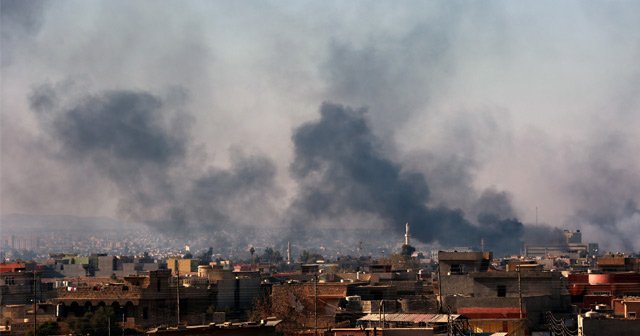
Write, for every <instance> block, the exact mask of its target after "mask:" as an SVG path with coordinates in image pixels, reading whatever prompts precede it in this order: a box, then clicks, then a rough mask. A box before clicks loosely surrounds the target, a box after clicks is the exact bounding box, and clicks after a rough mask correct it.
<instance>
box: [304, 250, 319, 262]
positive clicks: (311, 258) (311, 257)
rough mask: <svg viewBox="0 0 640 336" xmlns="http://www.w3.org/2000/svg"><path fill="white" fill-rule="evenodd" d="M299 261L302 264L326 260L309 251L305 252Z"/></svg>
mask: <svg viewBox="0 0 640 336" xmlns="http://www.w3.org/2000/svg"><path fill="white" fill-rule="evenodd" d="M299 259H300V262H302V263H314V262H316V260H324V257H323V256H322V255H320V254H318V253H310V252H309V251H307V250H303V251H302V253H301V254H300V257H299Z"/></svg>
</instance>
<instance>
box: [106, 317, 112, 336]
mask: <svg viewBox="0 0 640 336" xmlns="http://www.w3.org/2000/svg"><path fill="white" fill-rule="evenodd" d="M107 324H108V326H107V330H108V332H109V336H111V314H109V316H107Z"/></svg>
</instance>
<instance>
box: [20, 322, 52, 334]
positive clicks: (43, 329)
mask: <svg viewBox="0 0 640 336" xmlns="http://www.w3.org/2000/svg"><path fill="white" fill-rule="evenodd" d="M58 334H60V326H59V325H58V322H45V323H43V324H41V325H39V326H38V327H37V328H36V335H37V336H48V335H58ZM27 336H33V330H29V332H27Z"/></svg>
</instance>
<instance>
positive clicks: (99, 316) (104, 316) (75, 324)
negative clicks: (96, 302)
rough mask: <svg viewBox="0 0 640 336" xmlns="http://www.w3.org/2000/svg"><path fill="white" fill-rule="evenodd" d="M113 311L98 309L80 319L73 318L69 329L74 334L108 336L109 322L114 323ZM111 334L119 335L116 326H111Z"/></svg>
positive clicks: (105, 308)
mask: <svg viewBox="0 0 640 336" xmlns="http://www.w3.org/2000/svg"><path fill="white" fill-rule="evenodd" d="M114 321H115V320H114V314H113V309H111V307H100V308H98V309H97V310H96V311H95V312H87V313H85V314H84V316H82V317H81V318H74V319H72V320H71V321H70V322H69V327H70V329H71V331H72V332H73V333H74V334H81V335H86V334H90V335H95V336H106V335H108V334H109V322H114ZM111 332H112V334H119V333H121V330H120V328H119V327H118V326H117V325H114V324H112V325H111Z"/></svg>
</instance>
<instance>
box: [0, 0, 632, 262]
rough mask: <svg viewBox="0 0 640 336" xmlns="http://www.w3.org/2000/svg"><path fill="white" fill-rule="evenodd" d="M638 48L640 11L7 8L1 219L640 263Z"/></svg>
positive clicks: (496, 4)
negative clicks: (407, 227)
mask: <svg viewBox="0 0 640 336" xmlns="http://www.w3.org/2000/svg"><path fill="white" fill-rule="evenodd" d="M639 41H640V7H639V6H638V4H637V3H635V2H631V1H628V2H625V1H621V2H615V3H599V2H581V1H571V2H564V3H556V2H552V1H547V2H545V1H542V2H536V3H515V2H501V1H490V2H483V3H463V2H451V1H434V2H424V3H420V2H408V1H407V2H400V3H396V2H393V3H392V2H376V3H373V2H355V3H350V4H344V3H340V2H334V3H326V2H323V3H319V2H297V1H295V2H294V1H291V2H286V1H283V2H266V3H260V4H257V3H251V2H240V3H236V2H234V3H224V2H199V1H188V2H184V3H183V2H180V3H174V2H168V1H167V2H153V3H149V2H135V3H131V2H126V1H104V2H101V1H89V2H82V3H78V2H71V1H57V2H50V1H10V0H7V1H5V0H3V1H2V50H3V51H2V64H1V67H2V93H1V95H2V97H1V98H2V99H1V100H2V103H1V104H2V105H1V118H2V122H1V123H0V128H1V132H0V133H1V135H0V140H1V143H0V148H1V158H0V165H1V170H0V200H1V202H0V214H1V215H2V216H3V218H4V217H6V216H8V215H11V214H27V215H41V216H44V215H72V216H79V217H108V218H112V219H115V220H117V221H119V222H121V223H125V224H127V223H146V224H147V225H148V227H149V228H151V229H153V230H157V232H161V233H168V232H169V233H170V232H177V231H180V230H183V229H188V230H191V231H194V232H203V233H204V232H210V231H212V230H216V229H225V230H232V229H233V228H246V227H251V226H261V227H278V228H281V227H290V228H291V230H290V232H291V233H290V234H291V235H294V236H298V237H300V239H301V240H302V239H304V232H306V231H307V228H308V227H313V228H331V227H336V226H345V227H354V228H365V229H366V228H375V229H388V230H393V232H394V234H397V235H402V234H403V231H404V224H405V223H406V222H407V221H409V222H411V230H412V241H416V240H418V241H420V242H422V243H425V244H435V245H436V246H438V244H439V245H441V246H452V245H453V246H457V245H469V242H474V243H479V241H480V239H481V238H486V240H487V244H498V245H500V246H501V247H502V246H503V245H508V244H510V243H513V246H510V247H509V248H510V249H516V247H517V246H518V245H519V244H517V243H518V242H522V240H523V239H524V237H525V236H526V234H527V232H526V231H527V230H529V231H530V233H531V234H532V235H535V234H538V235H539V236H545V235H548V234H549V233H550V232H554V231H553V230H552V229H550V228H558V229H564V228H568V229H572V230H575V229H580V230H581V231H582V232H583V233H584V235H585V237H589V239H590V240H591V241H597V242H599V243H600V244H601V246H602V248H603V249H606V250H612V251H617V250H620V251H628V252H637V251H638V250H640V230H638V228H639V227H640V206H639V205H638V202H640V161H639V159H638V156H637V153H638V149H639V147H638V144H640V134H638V132H637V130H638V129H640V113H638V112H639V110H640V99H639V98H638V97H640V85H639V80H640V63H638V62H637V59H638V57H639V56H640V42H639ZM536 224H540V225H546V226H543V227H537V226H536ZM456 232H463V233H464V235H459V236H456V237H455V238H456V239H458V240H460V241H462V243H460V244H455V242H454V241H453V240H449V239H451V238H452V234H454V233H456ZM514 237H515V238H516V239H515V240H514V239H513V238H514ZM489 247H491V246H489Z"/></svg>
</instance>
